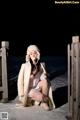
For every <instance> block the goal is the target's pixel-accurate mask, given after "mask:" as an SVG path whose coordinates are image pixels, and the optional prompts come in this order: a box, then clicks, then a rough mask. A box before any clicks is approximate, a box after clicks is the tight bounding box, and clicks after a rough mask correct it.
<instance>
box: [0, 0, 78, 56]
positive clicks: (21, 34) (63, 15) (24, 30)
mask: <svg viewBox="0 0 80 120" xmlns="http://www.w3.org/2000/svg"><path fill="white" fill-rule="evenodd" d="M7 4H8V3H7ZM79 11H80V5H77V4H73V5H71V4H69V5H67V4H65V5H58V4H54V2H53V1H52V0H48V1H46V2H42V1H33V2H32V1H30V2H27V3H26V2H25V3H24V2H23V3H22V2H19V3H9V4H8V5H6V3H5V5H4V4H3V8H2V9H1V11H0V40H1V41H3V40H5V41H9V42H10V54H12V55H21V56H23V55H24V54H25V52H26V48H27V46H28V45H30V44H36V45H38V46H39V48H40V50H41V53H42V55H53V56H55V55H60V56H62V55H67V45H68V44H70V43H71V41H72V36H73V35H80V13H79Z"/></svg>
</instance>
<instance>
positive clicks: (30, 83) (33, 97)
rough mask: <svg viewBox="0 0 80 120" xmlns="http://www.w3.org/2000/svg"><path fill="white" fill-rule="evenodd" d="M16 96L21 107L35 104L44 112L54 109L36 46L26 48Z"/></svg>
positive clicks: (49, 88) (50, 91) (50, 90)
mask: <svg viewBox="0 0 80 120" xmlns="http://www.w3.org/2000/svg"><path fill="white" fill-rule="evenodd" d="M18 96H19V100H20V101H21V102H22V104H23V106H29V105H33V104H37V105H40V106H42V107H43V108H44V109H45V110H50V108H51V107H52V106H53V107H55V105H54V102H53V98H52V89H51V86H50V84H49V82H48V79H47V73H46V70H45V68H44V66H43V64H42V63H40V50H39V49H38V47H37V46H36V45H30V46H29V47H28V48H27V55H26V62H25V63H24V64H22V65H21V69H20V72H19V76H18Z"/></svg>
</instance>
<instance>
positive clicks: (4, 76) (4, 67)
mask: <svg viewBox="0 0 80 120" xmlns="http://www.w3.org/2000/svg"><path fill="white" fill-rule="evenodd" d="M2 86H3V90H4V91H3V99H7V98H8V84H7V59H6V49H5V48H4V47H3V48H2Z"/></svg>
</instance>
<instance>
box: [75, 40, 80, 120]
mask: <svg viewBox="0 0 80 120" xmlns="http://www.w3.org/2000/svg"><path fill="white" fill-rule="evenodd" d="M75 47H76V120H78V118H79V79H80V78H79V70H80V59H79V42H78V43H77V44H76V46H75Z"/></svg>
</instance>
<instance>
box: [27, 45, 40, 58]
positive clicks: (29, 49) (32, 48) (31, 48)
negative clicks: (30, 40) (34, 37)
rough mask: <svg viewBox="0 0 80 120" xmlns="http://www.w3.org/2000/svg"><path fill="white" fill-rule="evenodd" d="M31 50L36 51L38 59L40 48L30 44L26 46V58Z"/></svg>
mask: <svg viewBox="0 0 80 120" xmlns="http://www.w3.org/2000/svg"><path fill="white" fill-rule="evenodd" d="M32 51H36V52H37V59H38V60H39V59H40V50H39V48H38V47H37V46H36V45H30V46H29V47H28V48H27V56H26V60H27V59H28V58H29V56H30V53H31V52H32Z"/></svg>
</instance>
